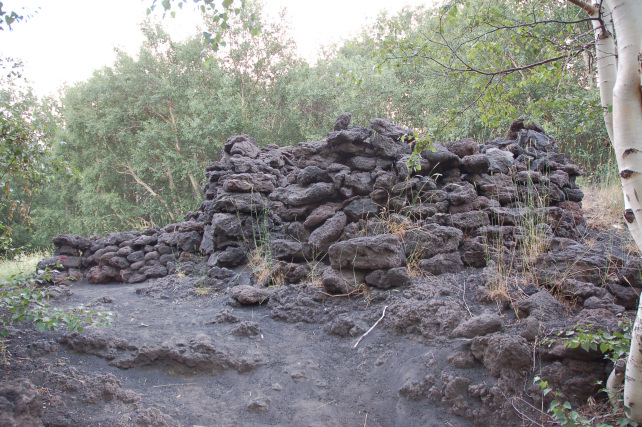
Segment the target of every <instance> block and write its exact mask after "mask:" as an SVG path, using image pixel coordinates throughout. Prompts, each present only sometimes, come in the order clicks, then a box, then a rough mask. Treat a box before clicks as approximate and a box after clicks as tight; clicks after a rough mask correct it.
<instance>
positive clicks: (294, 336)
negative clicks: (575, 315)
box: [4, 276, 488, 426]
mask: <svg viewBox="0 0 642 427" xmlns="http://www.w3.org/2000/svg"><path fill="white" fill-rule="evenodd" d="M70 290H71V293H72V295H70V296H69V297H67V298H66V299H65V300H64V302H63V305H65V306H77V305H80V304H84V305H91V306H93V307H94V308H95V309H98V310H104V311H113V312H114V313H116V315H117V319H116V321H115V322H114V323H113V325H112V326H111V327H109V328H101V329H87V330H85V331H84V332H83V333H82V334H80V335H78V334H71V335H65V336H62V337H61V336H60V334H54V333H50V334H46V335H37V334H33V333H31V332H29V331H24V332H21V334H20V335H19V336H15V337H14V338H13V339H12V341H11V352H12V354H13V357H14V362H17V363H13V364H12V366H11V369H10V370H8V371H5V372H4V376H5V379H11V378H13V377H16V376H21V375H27V376H28V377H29V379H30V380H31V381H32V382H33V383H34V384H35V385H36V386H37V387H38V388H40V393H41V394H42V396H43V397H44V400H45V410H44V417H43V420H44V422H45V424H46V425H52V426H53V425H56V426H63V425H70V426H74V425H92V426H94V425H95V426H98V425H105V426H107V425H182V426H196V425H198V426H223V425H243V426H250V425H279V426H285V425H291V426H304V425H305V426H333V425H336V426H357V425H359V426H361V425H368V426H391V425H396V426H411V425H423V426H431V425H451V426H466V425H471V422H470V421H468V420H465V419H463V418H460V417H457V416H454V415H452V414H449V413H448V412H447V411H446V410H445V409H444V407H443V406H442V403H441V397H440V398H439V399H432V400H433V401H434V402H431V401H430V400H426V399H424V398H423V396H421V397H419V396H414V397H413V396H412V395H410V396H409V395H408V394H407V393H406V395H405V396H404V395H402V394H400V392H399V390H400V389H402V388H403V387H404V384H410V383H412V382H413V381H414V380H416V379H419V380H422V379H423V378H425V377H426V376H428V377H430V376H432V377H434V378H435V379H433V380H432V381H433V382H438V379H439V377H440V375H441V373H442V372H443V371H444V369H446V367H447V362H446V358H447V356H448V355H449V354H451V353H452V352H453V349H454V348H456V347H457V346H458V345H459V344H458V343H457V342H456V341H454V342H450V343H444V342H439V343H438V344H437V343H435V344H434V345H425V344H423V343H421V342H419V341H418V340H417V339H411V338H407V337H403V336H399V335H396V334H393V333H391V332H390V331H389V330H388V329H387V328H385V327H384V325H383V322H382V324H381V325H379V326H378V327H377V328H375V329H374V330H373V331H372V332H371V333H370V334H369V335H368V336H367V337H366V338H365V339H364V340H363V341H362V342H361V343H360V344H359V347H358V348H357V349H354V348H353V345H354V343H355V342H356V340H355V339H354V338H352V337H350V336H349V335H350V332H349V330H350V329H352V330H353V332H359V333H362V331H363V330H364V329H366V327H369V326H368V325H371V324H374V322H375V321H376V320H377V319H378V318H379V317H380V315H381V313H382V309H383V306H384V303H386V304H390V303H391V301H394V299H395V298H396V296H393V295H391V294H387V293H386V294H384V293H382V294H381V295H379V297H378V298H379V299H381V300H382V301H380V302H373V303H370V304H368V303H367V302H366V301H365V300H364V299H363V298H360V299H352V300H348V299H339V298H329V297H326V296H325V295H323V294H321V293H320V292H319V288H309V289H306V288H301V292H300V293H299V294H298V295H297V296H296V297H295V299H296V302H295V304H292V303H291V302H290V303H287V302H283V301H281V302H280V303H278V304H264V305H262V306H258V305H257V306H251V307H243V306H239V305H238V304H237V303H235V302H234V301H233V300H231V299H230V297H229V296H228V295H227V292H225V291H223V292H220V293H218V294H214V293H212V294H208V295H203V296H198V295H194V294H193V290H194V288H193V280H191V279H190V278H181V277H178V276H170V277H168V278H164V279H160V280H157V281H153V282H146V283H143V284H138V285H89V284H76V285H73V287H71V288H70ZM284 295H285V294H284ZM286 299H287V298H286ZM306 299H307V305H308V306H307V307H306V305H305V304H306ZM384 299H385V300H386V301H383V300H384ZM277 312H278V313H280V316H279V317H281V318H282V319H283V318H284V317H285V318H284V320H285V321H284V320H275V319H274V318H273V316H274V315H275V313H277ZM306 312H307V313H308V314H309V317H308V318H307V319H306V318H305V316H306ZM341 313H344V314H341ZM345 313H350V314H345ZM337 316H338V318H339V320H337ZM341 316H343V317H341ZM299 319H301V320H304V321H297V320H299ZM332 319H334V323H333V322H332ZM342 319H343V320H342ZM318 320H321V322H318ZM326 320H329V321H326ZM355 324H356V326H355ZM351 325H352V326H351ZM346 328H347V332H346V331H345V330H346ZM342 331H343V332H342ZM328 332H330V333H328ZM337 334H339V335H342V334H345V335H347V336H346V337H340V336H337ZM56 340H57V341H59V342H60V343H61V344H59V343H57V342H56ZM25 342H26V343H27V345H24V344H25ZM18 344H20V346H18ZM482 371H483V370H480V374H482V375H484V372H482ZM485 375H488V374H487V373H485ZM410 394H412V393H410ZM420 394H421V393H420ZM408 397H410V398H408Z"/></svg>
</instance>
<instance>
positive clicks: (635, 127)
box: [609, 0, 642, 423]
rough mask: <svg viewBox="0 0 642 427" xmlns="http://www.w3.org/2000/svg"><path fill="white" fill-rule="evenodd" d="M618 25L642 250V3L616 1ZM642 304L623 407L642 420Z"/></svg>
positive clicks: (633, 208)
mask: <svg viewBox="0 0 642 427" xmlns="http://www.w3.org/2000/svg"><path fill="white" fill-rule="evenodd" d="M609 5H610V9H611V11H612V13H613V25H614V27H615V33H616V34H617V52H618V60H617V78H616V81H615V86H614V88H613V141H612V142H613V149H614V150H615V154H616V158H617V162H618V168H619V170H620V177H621V178H622V190H623V191H624V201H625V208H626V211H625V214H624V217H625V219H626V221H627V223H628V225H629V229H630V230H631V234H632V235H633V238H634V240H635V243H636V244H637V246H638V248H640V249H642V240H641V239H640V237H641V233H640V227H639V224H640V222H641V221H642V203H641V202H640V197H641V196H642V92H640V53H641V50H642V49H641V48H642V2H640V1H639V0H611V1H610V2H609ZM641 309H642V307H638V313H637V316H636V319H635V324H634V326H633V332H632V337H631V351H630V352H629V359H628V362H627V365H626V378H625V383H624V405H625V406H626V407H627V408H629V409H630V413H629V417H630V418H631V419H632V420H634V421H636V422H638V423H640V422H642V310H641Z"/></svg>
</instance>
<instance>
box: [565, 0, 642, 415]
mask: <svg viewBox="0 0 642 427" xmlns="http://www.w3.org/2000/svg"><path fill="white" fill-rule="evenodd" d="M567 1H568V2H569V3H573V4H575V5H576V6H578V7H581V8H582V9H584V10H585V11H586V12H587V13H588V14H589V15H590V16H591V18H594V19H595V20H594V21H592V24H593V29H594V31H595V51H596V62H597V71H598V82H599V87H600V98H601V101H602V107H603V108H604V122H605V125H606V128H607V131H608V134H609V138H610V139H611V143H612V144H613V150H614V151H615V155H616V159H617V163H618V169H619V171H620V177H621V179H622V191H623V193H624V219H625V220H626V223H627V225H628V227H629V231H630V232H631V236H632V237H633V240H635V243H636V245H637V246H638V248H639V249H640V251H641V252H642V232H641V230H640V226H639V224H640V221H642V203H641V202H640V197H642V92H641V82H642V73H641V65H642V64H641V63H640V61H641V55H642V1H640V0H605V1H603V2H600V3H599V4H597V5H595V6H592V5H589V4H588V3H586V2H585V1H584V0H567ZM600 7H601V9H600ZM615 37H617V40H615ZM616 43H617V45H616ZM641 302H642V299H641ZM624 405H625V406H626V407H627V408H629V410H630V412H628V413H627V415H628V416H629V418H631V419H632V420H633V421H635V422H637V423H642V305H640V306H639V307H638V312H637V316H636V319H635V324H634V326H633V331H632V337H631V350H630V352H629V358H628V361H627V363H626V374H625V382H624Z"/></svg>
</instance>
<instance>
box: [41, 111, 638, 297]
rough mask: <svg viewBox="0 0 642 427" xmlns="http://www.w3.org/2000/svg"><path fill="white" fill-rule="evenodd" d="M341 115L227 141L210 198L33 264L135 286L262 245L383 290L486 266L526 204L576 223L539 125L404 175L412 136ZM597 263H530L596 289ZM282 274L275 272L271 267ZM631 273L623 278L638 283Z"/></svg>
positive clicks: (550, 256)
mask: <svg viewBox="0 0 642 427" xmlns="http://www.w3.org/2000/svg"><path fill="white" fill-rule="evenodd" d="M350 120H351V115H350V113H344V114H342V115H340V116H339V118H338V119H337V123H336V125H335V128H334V130H333V131H331V132H330V133H328V136H327V138H326V139H325V140H321V141H317V142H306V143H300V144H299V145H298V146H296V147H276V146H270V147H269V148H261V147H259V144H258V142H257V141H256V140H255V139H254V138H252V137H250V136H248V135H240V136H234V137H231V138H229V139H228V140H227V141H226V142H225V144H224V150H223V155H222V157H221V159H220V160H218V161H215V162H212V163H211V164H210V165H209V166H208V167H207V177H208V182H207V183H206V185H205V188H204V194H205V201H204V202H203V204H202V205H201V207H200V209H199V210H198V211H197V212H190V213H188V214H187V216H186V217H185V218H184V220H183V221H182V222H179V223H176V224H169V225H167V226H165V227H163V228H162V229H160V228H153V229H149V230H146V231H144V232H139V231H129V232H122V233H109V234H108V235H105V236H102V237H101V236H92V237H91V238H89V239H87V238H84V237H80V236H74V235H60V236H58V237H56V238H55V239H54V244H55V245H56V248H57V250H56V253H55V256H54V257H52V258H48V259H45V260H43V261H42V262H41V263H40V265H39V267H40V268H45V267H47V266H49V267H51V268H53V267H54V266H58V267H60V266H62V268H63V270H64V271H63V272H62V273H60V274H58V275H56V276H54V278H53V280H52V281H54V282H55V281H59V282H60V281H70V280H72V279H73V278H76V279H80V278H81V276H82V275H83V274H84V277H85V278H86V280H88V281H89V282H91V283H96V284H100V283H111V282H127V283H138V282H142V281H144V280H147V279H150V278H158V277H164V276H166V275H167V274H172V273H173V272H175V271H195V270H199V269H204V268H205V269H206V268H212V267H214V266H217V267H228V268H232V267H235V266H237V265H243V264H245V263H247V262H248V261H249V257H248V256H246V255H249V253H250V251H252V250H254V249H256V248H261V247H264V246H265V247H268V246H269V248H270V250H266V251H263V252H265V253H269V256H270V257H272V258H273V259H274V260H279V261H283V262H290V263H292V262H293V263H302V264H305V263H307V262H310V261H311V260H313V259H322V260H323V262H324V263H326V264H330V265H331V266H332V268H335V269H340V270H346V269H348V270H350V269H354V270H355V271H356V272H357V271H358V272H359V274H364V275H365V276H367V277H368V279H367V280H366V282H367V283H369V284H370V285H373V286H378V287H383V288H387V287H391V286H392V287H395V286H404V285H406V284H407V283H409V278H408V277H407V275H404V274H401V275H400V272H399V271H398V270H395V271H397V272H396V273H393V272H390V273H388V272H387V271H388V270H390V269H399V268H401V267H405V265H406V263H407V260H410V259H411V260H413V261H416V262H417V263H418V265H419V266H420V268H421V270H422V271H424V272H425V273H426V274H431V275H439V274H443V273H454V272H458V271H461V270H462V269H463V268H465V267H466V266H472V267H480V266H484V265H485V263H486V259H487V254H486V253H485V252H484V250H483V248H482V246H483V242H482V239H483V240H484V241H485V242H489V241H490V240H493V239H497V238H500V240H503V241H502V243H503V244H504V245H505V246H506V247H507V248H508V249H511V248H512V247H513V246H514V243H513V242H514V241H515V239H518V236H519V235H520V234H523V228H522V222H523V221H522V218H523V217H524V206H528V205H529V204H533V203H534V204H535V206H536V207H537V208H538V209H540V210H541V215H542V217H543V218H544V219H545V222H546V224H547V225H549V226H550V230H551V234H553V235H556V236H559V237H564V238H569V237H570V238H574V237H576V236H577V235H579V234H580V233H581V232H582V230H583V227H584V222H583V219H582V215H581V210H577V209H579V208H577V207H576V202H578V201H581V192H580V191H579V189H578V187H577V185H576V184H575V178H576V177H577V176H578V175H579V174H580V173H581V172H580V171H579V169H578V168H577V167H576V166H575V165H573V164H571V163H570V162H569V160H568V158H567V157H565V156H563V155H561V154H559V153H557V152H556V143H555V140H554V139H553V138H552V137H551V136H549V135H546V134H545V133H544V131H543V130H542V129H541V128H539V127H533V126H531V125H529V126H530V127H527V128H520V126H523V124H522V125H520V124H519V123H517V124H515V125H514V126H513V127H512V128H511V129H513V130H512V131H511V133H510V134H511V135H514V138H513V139H512V140H507V139H502V138H498V139H495V140H493V141H490V142H487V143H485V144H477V143H476V142H475V141H474V140H472V139H470V138H466V139H462V140H459V141H453V142H449V143H445V144H440V143H435V144H434V146H433V147H432V149H429V150H424V151H422V152H421V156H420V159H419V162H420V164H421V170H412V169H409V168H408V167H407V164H406V163H407V161H408V159H409V157H408V155H409V153H410V151H411V149H410V145H409V142H411V141H412V140H413V138H414V133H413V132H412V130H410V129H408V128H405V127H403V126H399V125H397V124H395V123H393V122H391V121H390V120H388V119H379V118H377V119H372V120H371V121H370V127H371V129H370V128H366V127H360V126H351V125H350ZM515 129H517V130H515ZM373 131H374V133H373ZM543 195H546V197H544V196H543ZM574 204H575V205H574ZM399 218H401V220H399ZM400 224H403V227H402V226H400ZM507 227H508V228H507ZM510 227H512V228H510ZM497 233H499V234H497ZM506 233H509V234H510V236H509V237H505V234H506ZM571 252H572V253H571ZM326 254H327V255H326ZM578 257H579V258H580V260H579V262H576V261H573V264H569V265H566V264H564V260H568V259H573V260H575V259H576V258H578ZM206 261H207V263H206ZM605 262H608V260H606V259H605V258H604V257H601V256H600V255H599V254H593V253H591V252H590V251H589V252H588V253H584V252H582V250H581V248H580V249H578V248H576V247H574V246H569V247H565V248H560V250H559V251H557V252H555V251H553V252H549V253H546V254H543V255H542V256H541V259H538V260H537V264H538V265H542V266H544V267H545V268H542V270H541V271H542V274H541V279H540V280H541V281H542V282H544V281H546V280H549V281H550V280H554V279H555V278H554V277H552V276H553V275H554V274H555V271H556V269H560V268H563V269H569V268H571V269H573V274H572V275H571V276H572V277H569V279H574V280H580V281H583V282H588V283H596V281H597V280H598V277H596V275H595V274H596V273H594V272H595V271H596V269H597V268H601V267H603V266H604V263H605ZM560 266H561V267H560ZM634 268H635V267H634V266H632V267H631V268H630V269H629V270H631V271H633V270H634ZM290 270H291V269H290ZM280 271H281V267H278V266H277V267H276V270H274V272H273V274H277V273H279V272H280ZM627 271H628V270H623V273H622V275H621V282H632V281H633V282H635V281H636V280H637V281H639V279H637V278H636V276H635V274H630V273H627ZM72 273H75V276H74V275H73V274H72ZM273 274H272V276H273ZM296 276H297V275H294V276H293V275H289V279H297V277H296ZM302 278H303V277H298V279H299V280H300V279H302ZM330 282H331V281H330V280H329V279H328V280H326V283H330ZM265 283H268V282H265ZM328 286H329V287H330V288H332V286H331V285H328ZM333 286H334V285H333ZM340 287H341V286H340ZM613 289H614V292H615V289H616V288H615V287H613ZM337 290H338V288H336V286H334V291H337ZM589 298H590V297H587V298H586V299H587V300H589ZM618 298H619V299H618V301H622V303H623V304H625V305H631V304H632V300H633V299H635V298H634V297H633V298H632V296H629V297H627V296H625V292H623V291H622V292H619V296H618ZM588 304H589V305H590V306H592V307H597V306H605V304H607V302H600V301H595V300H590V301H589V302H588ZM609 307H610V308H611V309H615V308H614V307H611V306H609Z"/></svg>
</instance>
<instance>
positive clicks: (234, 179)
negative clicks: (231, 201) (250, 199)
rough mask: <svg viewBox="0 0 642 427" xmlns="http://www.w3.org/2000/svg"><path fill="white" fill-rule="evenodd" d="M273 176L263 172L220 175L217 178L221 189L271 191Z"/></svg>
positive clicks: (244, 191) (248, 191) (240, 191)
mask: <svg viewBox="0 0 642 427" xmlns="http://www.w3.org/2000/svg"><path fill="white" fill-rule="evenodd" d="M274 181H275V179H274V177H272V176H270V175H267V174H264V173H240V174H232V175H227V176H224V177H222V178H221V179H220V180H219V183H220V184H221V186H222V188H223V190H225V191H228V192H239V193H253V192H258V193H271V192H272V191H273V190H274Z"/></svg>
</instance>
